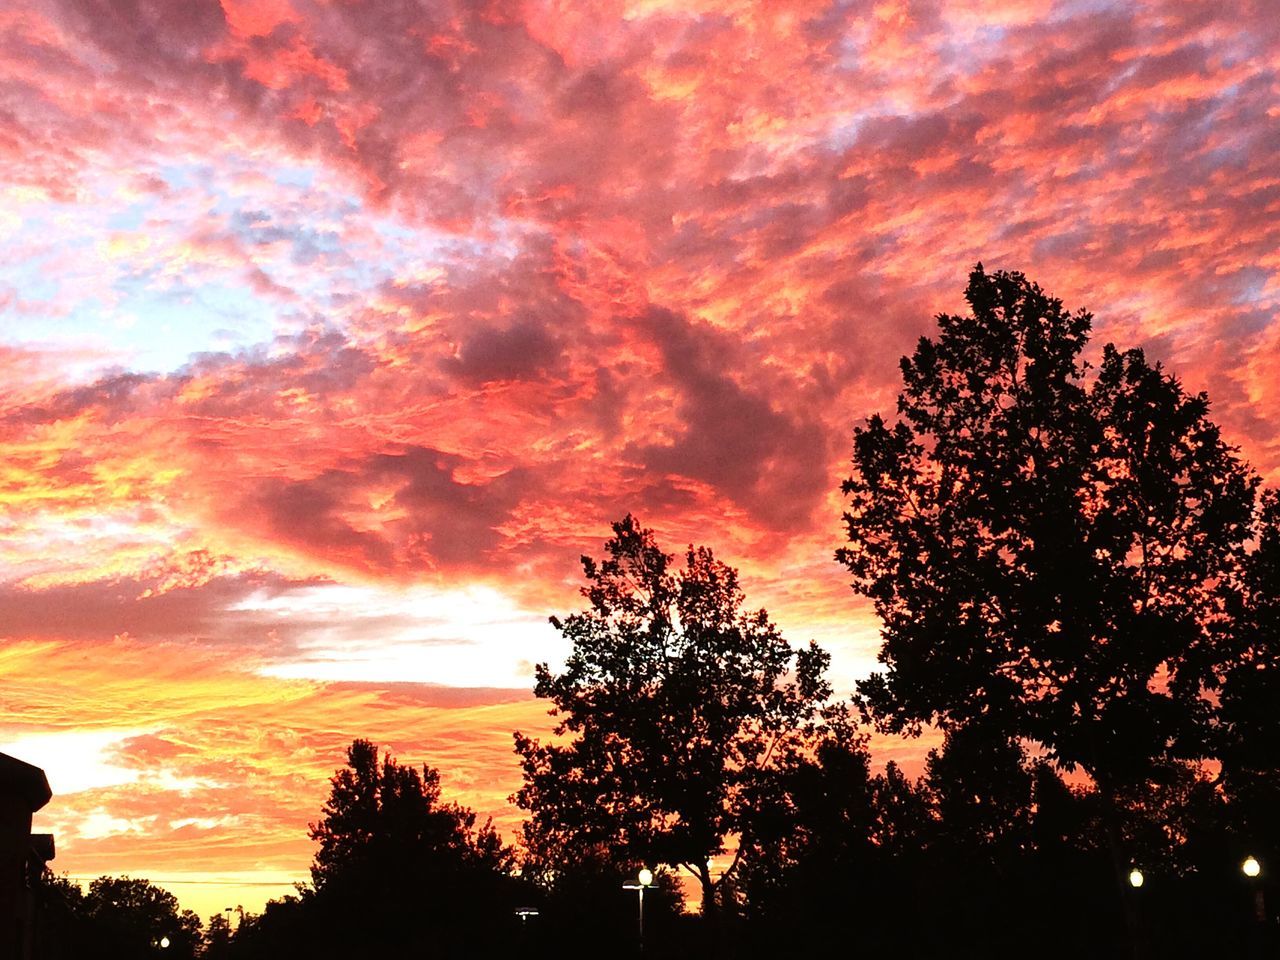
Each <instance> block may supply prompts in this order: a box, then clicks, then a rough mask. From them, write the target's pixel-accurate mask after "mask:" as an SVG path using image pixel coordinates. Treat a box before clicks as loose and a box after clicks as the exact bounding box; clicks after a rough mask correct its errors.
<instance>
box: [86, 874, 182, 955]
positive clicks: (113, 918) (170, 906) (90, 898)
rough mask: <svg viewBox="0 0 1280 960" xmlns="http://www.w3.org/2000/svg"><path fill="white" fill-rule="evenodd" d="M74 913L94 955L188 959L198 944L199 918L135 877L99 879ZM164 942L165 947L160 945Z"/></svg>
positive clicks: (164, 892)
mask: <svg viewBox="0 0 1280 960" xmlns="http://www.w3.org/2000/svg"><path fill="white" fill-rule="evenodd" d="M74 909H75V911H76V912H77V913H78V915H79V917H80V918H81V919H82V921H83V922H85V923H86V924H87V930H88V932H89V934H90V936H91V937H92V939H93V943H92V952H93V955H94V956H99V957H110V958H120V960H125V958H135V957H136V958H142V957H155V956H157V955H160V954H161V953H163V955H164V956H166V957H174V958H179V960H190V958H192V957H194V956H195V953H196V949H197V947H198V946H199V944H200V918H199V917H197V916H196V915H195V914H194V913H193V912H192V911H190V910H180V909H179V907H178V900H177V898H176V897H174V895H173V894H171V893H169V892H168V891H167V890H163V889H161V888H160V887H157V886H155V885H154V884H152V883H150V882H149V881H147V880H143V879H138V878H133V877H98V878H97V879H96V880H93V881H92V882H90V884H89V889H88V890H87V891H85V893H84V895H83V897H81V898H80V899H79V902H78V903H77V904H75V907H74ZM164 939H167V940H168V946H167V947H163V948H162V947H161V941H162V940H164Z"/></svg>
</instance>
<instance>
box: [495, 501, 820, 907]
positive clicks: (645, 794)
mask: <svg viewBox="0 0 1280 960" xmlns="http://www.w3.org/2000/svg"><path fill="white" fill-rule="evenodd" d="M613 533H614V535H613V537H612V538H611V539H610V540H609V541H608V542H607V543H606V544H605V553H606V556H605V558H604V559H603V560H602V561H600V562H596V561H595V560H593V559H591V558H588V557H583V558H582V564H583V570H584V572H585V575H586V580H587V584H586V586H585V587H584V588H583V589H582V594H583V596H584V597H585V598H586V599H587V601H588V603H589V606H588V607H587V608H586V609H585V610H583V611H582V612H580V613H577V614H574V615H573V616H570V617H567V618H566V619H565V620H564V621H563V622H562V621H560V620H558V619H555V618H553V619H552V623H553V624H554V625H555V626H556V627H557V628H558V629H559V630H560V631H561V633H562V634H563V635H564V636H565V638H566V639H567V640H568V641H569V642H570V643H571V645H572V649H571V652H570V655H569V657H568V659H567V660H566V662H565V667H564V670H563V671H562V672H560V673H558V674H557V673H553V672H552V671H551V670H550V669H549V668H548V667H547V665H546V664H539V665H538V667H537V674H536V676H537V681H536V685H535V688H534V692H535V693H536V694H537V695H538V696H539V697H542V698H545V699H548V700H550V701H551V702H552V704H553V705H554V706H553V711H552V712H553V715H556V716H558V717H559V718H560V719H559V723H558V725H557V727H556V730H555V733H556V736H557V737H559V738H561V742H554V743H547V744H543V743H539V742H538V741H536V740H533V739H531V738H528V737H525V736H523V735H521V734H519V733H517V734H516V737H515V740H516V750H517V752H518V753H519V754H520V758H521V764H522V767H523V770H524V785H523V786H522V787H521V789H520V791H519V792H518V793H517V794H516V796H515V800H516V802H517V803H518V804H519V805H520V806H521V807H522V808H523V809H525V810H528V811H530V812H531V814H532V817H531V822H532V829H533V831H534V832H535V833H536V834H537V835H538V836H539V837H541V838H542V840H543V842H544V844H545V845H547V846H549V847H552V848H555V849H558V850H560V851H562V854H561V856H562V857H563V858H564V859H565V860H566V861H567V862H571V861H572V860H574V859H575V857H576V856H578V855H577V854H575V853H574V851H583V850H591V849H598V848H605V849H613V850H617V851H621V859H623V860H628V861H633V862H637V863H648V864H651V865H656V864H666V865H668V866H672V867H684V868H686V869H688V870H689V871H690V872H692V873H693V874H695V875H696V876H697V877H698V879H699V881H700V883H701V885H702V891H703V904H704V909H707V910H710V909H712V908H713V907H714V905H715V902H716V896H717V891H718V890H719V889H720V887H721V884H723V883H724V882H725V879H724V878H725V877H731V876H732V874H733V871H734V865H735V864H736V863H737V862H738V858H739V857H740V856H741V855H742V854H743V853H744V852H745V851H747V850H748V849H750V846H751V845H750V842H749V836H750V833H751V820H752V816H753V813H754V812H755V810H754V806H753V798H754V797H756V796H757V794H756V792H755V790H754V789H753V787H754V785H756V784H758V783H759V781H760V779H761V778H762V777H764V776H766V775H767V774H768V773H769V772H770V771H772V770H773V769H775V767H776V765H777V764H779V763H780V762H781V761H782V759H783V758H785V757H786V756H787V754H788V752H789V751H791V750H794V749H796V748H797V747H798V744H799V742H800V741H802V740H803V739H804V738H805V737H806V736H808V735H809V734H811V733H812V732H813V729H814V723H815V720H816V718H817V711H818V710H819V708H820V707H821V705H822V704H823V703H824V701H826V699H827V698H828V696H829V694H830V690H829V687H828V686H827V684H826V682H825V680H824V679H823V672H824V670H825V668H826V665H827V660H828V658H827V656H826V654H825V653H823V652H822V651H821V650H820V649H819V648H818V647H816V646H814V645H812V644H810V645H809V647H808V648H806V649H803V650H799V651H796V650H793V649H792V648H791V647H790V646H789V645H788V644H787V642H786V640H785V639H784V638H783V637H782V635H781V634H780V632H779V631H778V629H777V627H776V626H775V625H774V624H773V623H772V622H771V621H770V620H769V616H768V614H767V613H766V612H765V611H764V610H756V611H751V610H747V609H744V605H745V599H744V596H743V593H742V590H741V588H740V586H739V584H738V575H737V572H736V571H735V570H734V569H733V568H731V567H729V566H726V565H725V564H723V563H721V562H719V561H718V560H716V559H715V557H714V556H713V555H712V552H711V551H710V550H708V549H707V548H705V547H697V548H694V547H690V548H689V550H688V551H687V553H686V554H685V558H684V560H685V562H684V565H683V566H682V567H680V568H676V567H675V565H674V561H675V558H674V557H673V556H671V555H669V554H666V553H664V552H663V551H662V550H661V549H660V548H659V546H658V545H657V543H656V542H655V539H654V536H653V533H652V531H650V530H646V529H644V528H642V527H641V526H640V525H639V524H638V523H637V522H636V520H635V519H634V518H633V517H631V516H627V517H626V518H625V519H624V520H622V521H620V522H618V523H615V524H614V525H613ZM728 838H736V839H738V841H739V842H738V846H737V854H736V855H735V858H734V860H733V862H732V863H731V865H730V866H729V868H728V869H727V870H725V871H724V872H723V874H722V875H721V876H720V877H715V876H713V873H712V869H711V868H710V867H709V866H708V860H710V859H711V858H712V857H715V856H718V855H720V854H723V853H724V852H725V851H726V840H727V839H728Z"/></svg>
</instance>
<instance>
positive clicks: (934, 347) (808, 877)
mask: <svg viewBox="0 0 1280 960" xmlns="http://www.w3.org/2000/svg"><path fill="white" fill-rule="evenodd" d="M966 299H967V301H968V303H969V306H970V312H969V314H967V315H964V316H948V315H944V316H940V317H939V318H938V324H939V332H938V334H937V336H936V337H935V338H932V339H930V338H922V339H921V340H920V342H919V344H918V346H917V348H916V350H915V352H914V353H913V354H912V355H911V356H910V357H905V358H903V360H902V375H903V389H902V392H901V394H900V395H899V398H898V406H897V411H896V415H895V416H894V417H893V418H892V419H891V420H886V419H885V418H883V417H882V416H880V415H878V414H877V415H873V416H871V417H870V418H869V419H867V420H866V421H865V423H864V424H863V425H862V426H860V427H858V428H857V429H856V430H855V432H854V447H853V460H852V472H851V475H850V477H849V479H848V480H847V481H846V482H845V483H844V486H843V490H844V493H845V495H846V497H847V498H848V509H847V512H846V514H845V523H846V527H847V542H846V543H845V545H844V546H842V547H841V548H840V549H839V550H838V551H837V559H838V561H839V562H840V563H842V564H843V565H844V566H845V567H846V568H847V570H848V571H849V574H850V576H851V578H852V586H853V588H854V590H855V591H856V592H857V593H858V594H860V595H862V596H864V597H866V598H868V599H869V600H870V602H871V603H872V604H873V605H874V608H875V611H876V613H877V615H878V616H879V618H880V621H881V624H882V639H883V646H882V649H881V651H880V663H881V665H882V668H881V670H880V671H878V672H877V673H875V674H873V675H872V676H871V677H869V678H868V679H866V680H865V681H863V682H862V683H860V684H859V685H858V689H857V692H856V695H855V696H854V697H853V698H852V699H851V700H850V701H848V702H842V701H839V700H836V699H834V698H833V695H832V690H831V687H830V685H829V684H828V682H827V681H826V679H825V671H826V668H827V665H828V657H827V655H826V654H825V653H824V652H823V651H822V650H820V649H819V648H818V647H816V646H815V645H812V644H810V645H809V646H807V647H803V648H795V647H792V646H791V645H790V644H789V643H788V642H787V641H786V640H785V639H784V638H783V636H782V635H781V633H780V631H779V630H778V628H777V627H776V626H775V624H774V623H773V622H772V620H771V619H770V618H769V615H768V614H767V612H766V611H764V610H753V609H751V608H750V607H749V606H747V603H746V598H745V597H744V595H743V591H742V589H741V586H740V584H739V581H738V576H737V572H736V571H735V570H734V569H733V568H732V567H729V566H727V565H726V564H724V563H722V562H721V561H719V560H717V559H716V558H715V556H714V555H713V554H712V552H711V551H710V550H709V549H707V548H705V547H692V546H691V547H690V548H689V549H688V550H687V551H686V553H685V554H684V555H683V557H682V558H681V560H682V562H680V561H678V560H677V557H676V556H674V555H671V554H667V553H666V552H664V551H663V550H662V549H661V547H660V546H659V545H658V543H657V541H656V538H655V536H654V534H653V532H652V531H650V530H648V529H645V528H644V527H642V526H641V525H640V524H639V523H638V522H637V521H636V520H635V519H634V518H633V517H630V516H628V517H626V518H625V519H624V520H622V521H620V522H618V523H616V524H614V525H613V536H612V537H611V538H610V539H609V540H608V541H607V543H606V544H605V555H604V557H603V558H602V559H600V560H595V559H592V558H589V557H584V558H583V570H584V574H585V580H586V584H585V586H584V587H583V589H582V594H583V598H584V600H585V606H584V608H583V609H582V610H581V611H580V612H578V613H575V614H572V615H570V616H567V617H565V618H564V619H563V620H561V619H557V618H552V623H553V625H554V626H555V627H556V628H557V629H558V630H560V632H561V633H562V634H563V635H564V637H565V639H566V641H567V642H568V646H569V651H570V652H569V655H568V658H567V660H566V662H565V666H564V669H563V670H561V671H560V672H558V673H557V672H554V671H552V670H551V669H549V668H548V667H547V666H546V665H545V664H543V665H539V666H538V667H537V671H536V686H535V690H534V692H535V693H536V695H537V696H538V697H540V698H544V699H546V700H548V701H549V702H550V704H551V706H552V711H551V712H552V715H553V716H554V717H555V718H556V723H557V725H556V728H555V730H554V737H553V739H552V740H550V741H548V742H539V741H538V740H535V739H533V738H530V737H528V736H525V735H523V734H520V733H516V734H515V747H516V752H517V753H518V755H519V757H520V762H521V765H522V769H523V774H524V782H523V786H522V787H521V788H520V790H519V792H518V793H517V794H516V795H515V796H514V797H513V798H512V799H513V801H514V802H515V803H516V804H517V805H518V806H519V807H520V808H521V809H523V810H525V811H526V812H527V814H528V819H527V820H526V822H525V824H524V827H523V832H522V836H521V837H520V841H521V843H520V850H519V851H516V850H513V849H512V848H509V847H507V846H505V845H504V844H503V842H502V840H501V839H500V838H499V837H498V836H497V834H496V833H495V832H494V831H493V829H492V827H491V826H490V825H489V824H482V825H477V822H476V817H475V815H474V813H473V812H471V811H470V810H467V809H465V808H463V807H460V806H457V805H456V804H451V803H447V802H445V801H444V800H443V799H442V796H441V788H440V777H439V774H438V772H437V771H435V770H433V769H432V768H430V767H424V768H422V769H421V770H420V771H419V770H417V769H414V768H411V767H406V766H402V765H400V764H398V763H397V762H396V761H395V760H394V759H393V758H391V757H390V756H384V757H382V759H381V760H380V759H379V756H378V750H377V747H376V746H374V745H373V744H371V743H369V742H367V741H363V740H357V741H355V742H354V743H353V744H352V746H351V748H350V750H349V752H348V758H347V760H348V762H347V766H346V767H345V768H343V769H341V770H339V771H338V772H337V773H336V774H335V775H334V777H333V779H332V781H331V792H330V797H329V801H328V803H327V804H326V805H325V807H324V810H323V812H322V816H321V819H320V820H319V821H318V822H317V823H315V824H313V825H312V827H311V834H310V835H311V838H312V839H313V840H314V841H316V843H317V844H318V849H317V852H316V855H315V861H314V865H313V868H312V883H311V885H310V886H308V887H300V888H299V891H298V894H297V896H294V897H287V898H284V899H283V900H279V901H273V902H272V903H270V904H268V906H267V908H266V909H265V910H264V912H263V913H262V914H260V915H258V916H250V917H246V918H245V920H244V922H243V923H242V924H241V925H240V927H239V928H238V929H237V930H236V931H235V932H234V933H232V931H231V930H230V929H229V928H227V927H226V924H225V921H223V922H222V923H220V924H216V925H215V924H211V925H210V929H209V930H208V931H207V932H206V934H205V936H204V939H203V941H202V943H201V944H199V945H198V946H199V949H202V950H203V952H204V954H205V955H206V956H209V957H214V958H217V957H245V958H250V960H252V958H259V957H261V958H267V957H273V958H274V957H279V956H308V957H318V958H326V957H344V958H346V957H364V956H383V955H424V956H433V957H485V956H510V955H513V954H515V953H517V952H518V953H519V955H521V956H529V957H539V956H545V957H553V956H554V957H557V958H565V960H571V958H576V957H588V956H591V957H594V956H599V955H604V954H618V955H623V956H626V955H634V954H635V953H636V952H637V951H639V949H640V946H641V943H640V937H639V932H640V931H639V923H638V920H639V918H638V916H637V907H638V902H637V898H638V894H639V891H634V890H624V889H623V884H624V883H630V884H632V885H634V884H635V882H636V877H637V875H638V874H639V872H640V871H641V869H642V868H647V869H648V870H652V871H653V873H654V881H653V885H652V886H651V887H649V888H647V889H646V890H645V891H644V897H645V901H644V902H645V911H646V914H645V937H644V946H645V948H646V952H647V953H650V954H652V955H663V956H677V955H679V956H683V955H687V954H695V955H702V956H707V957H717V956H726V957H727V956H733V957H778V956H784V957H788V956H807V955H811V954H814V953H817V952H819V951H831V950H841V951H843V952H846V953H851V952H862V953H866V952H874V953H875V954H878V955H893V956H901V957H904V958H912V957H918V958H932V957H975V958H976V957H1014V956H1018V957H1022V956H1025V955H1028V954H1030V955H1032V956H1041V957H1059V956H1060V957H1068V956H1070V957H1079V956H1090V957H1121V956H1130V955H1137V956H1143V955H1148V954H1149V955H1152V956H1159V955H1167V956H1226V955H1248V954H1249V952H1250V951H1252V952H1253V954H1254V955H1257V956H1262V955H1264V951H1265V950H1267V949H1272V950H1274V949H1276V940H1275V924H1274V921H1273V920H1272V919H1271V918H1270V915H1268V914H1267V913H1266V909H1267V904H1266V903H1265V901H1264V900H1263V899H1262V898H1263V896H1264V895H1265V894H1266V893H1267V892H1268V891H1269V890H1270V889H1271V884H1272V881H1271V874H1272V872H1273V871H1275V870H1280V826H1278V825H1277V823H1276V815H1277V813H1278V812H1280V721H1278V719H1277V714H1276V709H1275V708H1276V704H1277V703H1278V702H1280V642H1278V639H1280V496H1278V495H1277V494H1276V493H1275V492H1272V491H1261V490H1260V485H1259V481H1258V478H1257V476H1256V475H1255V474H1254V473H1253V472H1252V471H1251V469H1250V468H1249V467H1248V466H1247V465H1246V464H1245V463H1243V462H1242V461H1241V460H1240V458H1239V457H1238V455H1237V452H1236V450H1235V449H1234V448H1232V447H1230V446H1229V445H1228V444H1227V443H1226V442H1225V441H1224V440H1223V438H1222V437H1221V435H1220V432H1219V430H1218V428H1217V427H1216V426H1215V425H1214V424H1213V422H1212V421H1211V420H1210V419H1209V403H1208V399H1207V397H1205V396H1204V395H1203V394H1192V393H1188V392H1187V391H1186V390H1185V389H1184V388H1183V386H1182V385H1181V383H1180V382H1179V381H1178V380H1177V379H1176V378H1175V377H1173V376H1171V375H1170V374H1169V373H1167V372H1166V371H1165V370H1164V369H1163V368H1162V367H1161V366H1160V365H1159V364H1152V363H1150V362H1149V361H1148V360H1147V359H1146V357H1145V356H1144V355H1143V353H1142V352H1141V351H1138V350H1127V351H1122V350H1119V349H1117V348H1115V347H1114V346H1112V345H1106V346H1105V347H1104V348H1103V349H1102V350H1101V352H1100V354H1099V355H1098V359H1097V365H1096V366H1091V365H1090V363H1089V362H1088V361H1087V360H1086V355H1085V351H1086V347H1087V345H1088V339H1089V333H1090V328H1091V317H1090V316H1089V314H1087V313H1085V312H1076V313H1070V312H1068V311H1066V310H1064V309H1063V306H1062V304H1061V303H1060V302H1059V301H1057V300H1055V299H1053V298H1051V297H1049V296H1048V295H1046V294H1045V293H1044V292H1043V291H1042V290H1041V289H1040V288H1039V287H1038V286H1037V285H1035V284H1033V283H1030V282H1029V281H1027V280H1026V278H1025V277H1023V276H1022V275H1020V274H1016V273H1003V272H1001V273H995V274H987V273H986V272H985V271H984V270H983V269H982V267H981V265H979V266H978V267H977V268H976V269H975V270H974V271H973V273H972V274H971V275H970V279H969V286H968V289H967V291H966ZM872 730H876V731H879V732H880V733H881V734H892V735H906V736H916V735H920V734H921V733H922V732H924V731H926V730H928V731H932V734H931V735H933V736H935V737H937V738H938V739H939V741H940V742H939V743H938V746H936V747H935V748H934V749H933V750H931V751H930V752H929V754H928V757H927V760H926V762H925V764H924V768H923V770H922V771H921V773H920V775H919V776H918V777H912V776H909V775H907V774H906V773H905V772H904V771H903V770H902V769H900V768H899V767H898V766H897V765H896V764H894V763H889V764H887V765H886V766H885V767H884V768H883V769H877V768H876V767H875V765H874V764H873V762H872V757H871V754H870V752H869V749H868V743H869V738H870V731H872ZM1250 855H1252V856H1253V857H1256V858H1257V860H1258V861H1259V862H1260V863H1261V864H1262V865H1263V867H1262V871H1263V872H1262V875H1261V876H1260V877H1257V878H1254V879H1250V878H1248V877H1246V876H1245V875H1244V874H1243V873H1242V871H1241V863H1242V862H1243V860H1244V858H1245V857H1246V856H1250ZM1134 871H1138V872H1140V873H1141V879H1142V881H1143V882H1142V885H1141V886H1140V887H1136V886H1134V883H1133V880H1132V879H1131V877H1136V874H1135V873H1134ZM688 890H693V891H696V893H697V895H699V897H700V901H701V905H702V908H701V916H694V915H692V914H690V913H685V912H682V910H681V905H682V902H683V893H684V892H686V891H688ZM64 893H65V895H66V896H65V899H66V903H67V904H68V907H67V909H69V910H71V911H72V912H74V913H76V915H77V916H80V917H82V918H87V917H90V916H92V915H94V913H95V911H98V910H102V911H106V912H105V913H103V914H102V916H103V917H106V916H107V915H108V914H109V912H110V911H109V910H107V908H106V907H97V906H95V907H93V908H90V907H88V906H85V904H86V903H88V902H89V901H93V902H95V903H101V902H105V901H104V896H105V888H104V889H103V890H99V891H97V892H95V890H93V889H91V890H90V893H89V894H88V895H87V896H85V897H83V898H81V901H83V902H81V901H77V894H78V891H77V892H76V894H72V893H70V892H68V891H64ZM166 896H167V895H166ZM170 899H171V898H170ZM1271 902H1272V904H1273V905H1274V908H1275V909H1277V910H1280V896H1273V897H1272V901H1271ZM171 906H172V905H171ZM533 911H536V914H535V913H534V912H533ZM171 913H172V911H170V914H171ZM170 914H166V919H165V921H164V922H165V923H169V924H172V923H174V922H176V921H175V917H174V916H172V915H170ZM85 922H88V921H87V920H86V921H85ZM103 922H104V923H105V922H106V921H105V920H103ZM126 926H127V924H124V923H123V921H122V922H121V925H120V933H119V937H120V938H125V937H126V933H125V932H124V931H125V927H126ZM103 929H106V928H105V927H104V928H103ZM138 929H139V930H142V929H143V926H139V927H138ZM146 929H147V930H150V929H152V927H146ZM127 936H129V937H134V938H135V940H136V939H137V936H140V934H138V935H135V934H134V933H132V932H130V933H128V934H127ZM113 942H114V941H113ZM120 942H121V943H123V942H124V940H123V939H121V940H120ZM131 942H132V941H131ZM183 949H184V950H186V951H187V953H188V954H189V953H191V952H192V951H194V950H196V949H197V944H196V943H195V941H194V939H190V938H189V940H188V941H184V946H183ZM119 955H120V956H122V957H123V956H126V955H129V956H134V955H140V954H126V953H121V954H119Z"/></svg>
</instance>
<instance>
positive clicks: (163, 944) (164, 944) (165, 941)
mask: <svg viewBox="0 0 1280 960" xmlns="http://www.w3.org/2000/svg"><path fill="white" fill-rule="evenodd" d="M160 949H161V950H168V949H169V938H168V937H161V938H160Z"/></svg>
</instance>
